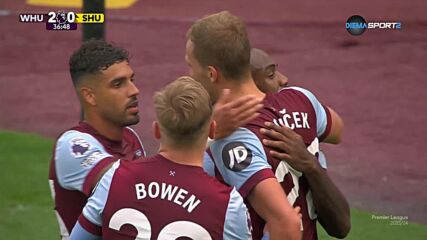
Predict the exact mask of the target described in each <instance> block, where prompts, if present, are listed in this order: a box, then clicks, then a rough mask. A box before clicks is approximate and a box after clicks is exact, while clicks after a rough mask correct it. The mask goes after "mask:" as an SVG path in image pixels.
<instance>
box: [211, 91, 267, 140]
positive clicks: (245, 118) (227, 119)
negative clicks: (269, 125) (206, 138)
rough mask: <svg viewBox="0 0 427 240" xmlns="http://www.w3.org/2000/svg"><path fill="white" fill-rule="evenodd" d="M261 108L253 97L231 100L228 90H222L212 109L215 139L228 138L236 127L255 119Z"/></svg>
mask: <svg viewBox="0 0 427 240" xmlns="http://www.w3.org/2000/svg"><path fill="white" fill-rule="evenodd" d="M262 107H263V105H262V103H261V101H260V100H257V99H256V98H255V96H252V95H248V96H243V97H240V98H238V99H236V100H232V99H231V93H230V89H224V90H223V91H222V94H221V96H220V97H219V99H218V101H217V103H216V104H215V107H214V113H213V118H214V120H215V121H216V126H217V127H216V130H215V139H220V138H225V137H228V136H229V135H230V134H232V133H233V132H234V131H235V130H236V129H237V128H238V127H240V126H242V125H244V124H245V123H247V122H249V121H250V120H252V119H254V118H255V117H257V116H258V115H259V113H258V111H259V110H260V109H261V108H262Z"/></svg>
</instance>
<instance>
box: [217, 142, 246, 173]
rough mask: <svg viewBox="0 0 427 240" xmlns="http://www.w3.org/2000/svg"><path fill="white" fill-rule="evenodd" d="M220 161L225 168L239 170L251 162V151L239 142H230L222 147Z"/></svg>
mask: <svg viewBox="0 0 427 240" xmlns="http://www.w3.org/2000/svg"><path fill="white" fill-rule="evenodd" d="M222 161H223V162H224V165H225V167H226V168H228V169H230V170H231V171H235V172H239V171H241V170H243V169H245V168H247V167H248V166H249V165H250V164H251V162H252V151H251V150H250V149H249V148H247V147H246V146H245V145H244V144H243V143H241V142H231V143H228V144H227V145H225V146H224V148H223V149H222Z"/></svg>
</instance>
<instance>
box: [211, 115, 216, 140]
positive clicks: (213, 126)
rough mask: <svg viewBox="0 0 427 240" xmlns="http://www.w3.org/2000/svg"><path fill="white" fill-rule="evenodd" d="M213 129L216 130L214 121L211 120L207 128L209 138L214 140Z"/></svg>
mask: <svg viewBox="0 0 427 240" xmlns="http://www.w3.org/2000/svg"><path fill="white" fill-rule="evenodd" d="M215 129H216V121H215V120H212V122H211V124H210V126H209V138H210V139H215Z"/></svg>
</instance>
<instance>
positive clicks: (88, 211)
mask: <svg viewBox="0 0 427 240" xmlns="http://www.w3.org/2000/svg"><path fill="white" fill-rule="evenodd" d="M119 166H120V161H117V162H115V163H114V164H113V166H112V167H111V168H110V169H109V170H108V171H107V172H106V173H105V174H104V176H102V178H101V180H99V182H98V185H97V186H96V187H95V189H94V191H93V193H92V196H91V197H90V198H89V199H88V201H87V203H86V205H85V207H84V208H83V212H82V214H83V217H84V218H86V219H87V220H88V221H89V222H90V223H92V224H94V225H96V226H102V212H103V211H104V207H105V203H106V202H107V198H108V192H109V189H110V186H111V181H112V179H113V176H114V173H115V171H116V169H117V168H118V167H119Z"/></svg>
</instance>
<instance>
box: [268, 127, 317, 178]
mask: <svg viewBox="0 0 427 240" xmlns="http://www.w3.org/2000/svg"><path fill="white" fill-rule="evenodd" d="M265 126H266V128H261V129H260V131H261V133H262V134H264V135H265V136H266V137H268V138H269V139H263V140H262V143H263V144H264V145H265V146H267V147H270V148H271V149H272V150H270V154H271V156H272V157H274V158H277V159H279V160H283V161H286V162H287V163H288V164H289V165H290V166H291V167H293V168H294V169H295V170H298V171H300V172H303V173H310V172H312V171H315V170H318V169H319V168H320V165H319V163H318V161H317V159H316V157H315V156H314V155H313V154H311V153H310V152H309V151H308V150H307V147H306V145H305V143H304V141H303V138H302V137H301V135H299V134H298V133H296V132H294V131H293V130H292V129H290V128H287V127H285V126H277V125H276V124H274V123H271V122H266V123H265Z"/></svg>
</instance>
